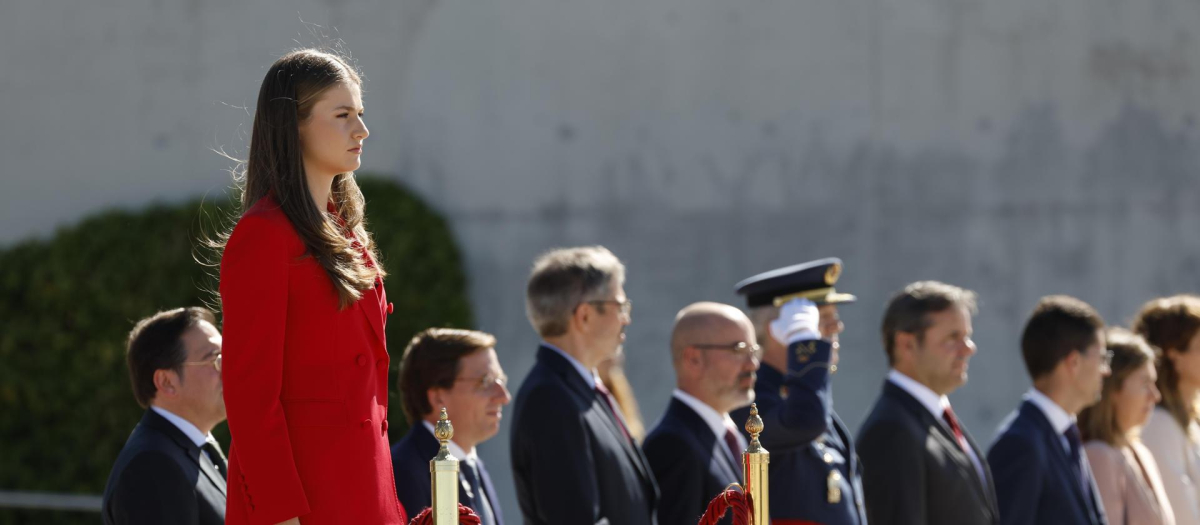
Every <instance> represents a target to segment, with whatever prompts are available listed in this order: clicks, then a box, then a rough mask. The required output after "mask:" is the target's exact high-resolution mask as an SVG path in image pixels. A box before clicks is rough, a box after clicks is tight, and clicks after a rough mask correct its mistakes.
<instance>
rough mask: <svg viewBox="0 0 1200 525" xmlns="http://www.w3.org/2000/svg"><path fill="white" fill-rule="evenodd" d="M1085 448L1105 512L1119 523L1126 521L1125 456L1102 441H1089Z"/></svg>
mask: <svg viewBox="0 0 1200 525" xmlns="http://www.w3.org/2000/svg"><path fill="white" fill-rule="evenodd" d="M1083 449H1084V451H1085V452H1086V453H1087V459H1088V465H1089V466H1090V467H1091V468H1092V475H1093V476H1094V477H1095V479H1096V488H1097V489H1099V490H1100V501H1101V502H1102V503H1103V504H1104V513H1105V514H1106V515H1108V516H1109V518H1111V519H1114V520H1117V521H1116V522H1117V523H1125V522H1126V520H1125V482H1126V479H1125V457H1124V456H1123V455H1122V454H1121V453H1120V452H1119V451H1117V450H1115V449H1113V448H1111V447H1109V446H1108V445H1105V444H1102V443H1087V444H1086V445H1084V447H1083Z"/></svg>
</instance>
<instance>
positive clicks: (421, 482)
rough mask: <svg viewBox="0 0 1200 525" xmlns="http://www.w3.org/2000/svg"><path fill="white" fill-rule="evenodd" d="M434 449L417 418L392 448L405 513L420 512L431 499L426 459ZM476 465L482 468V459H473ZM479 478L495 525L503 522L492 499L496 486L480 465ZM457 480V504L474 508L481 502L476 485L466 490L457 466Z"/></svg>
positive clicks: (430, 436) (434, 442)
mask: <svg viewBox="0 0 1200 525" xmlns="http://www.w3.org/2000/svg"><path fill="white" fill-rule="evenodd" d="M438 448H439V444H438V440H437V438H435V437H433V434H430V433H429V429H427V428H425V425H424V424H422V423H421V422H420V421H416V422H414V424H413V426H412V428H410V429H409V430H408V434H406V435H405V436H404V439H401V440H400V441H397V442H396V444H395V445H394V446H393V447H392V472H395V474H396V492H397V493H398V496H399V497H400V504H401V505H404V512H405V513H407V514H408V515H409V516H416V515H417V514H420V513H421V511H422V510H424V509H425V507H428V506H429V504H430V502H431V501H432V497H433V495H432V488H431V487H430V480H429V460H431V459H433V457H434V456H436V455H437V452H438ZM476 465H479V466H480V467H482V466H483V462H482V461H480V462H477V463H476ZM479 477H480V479H481V481H482V482H483V487H482V490H483V493H484V494H486V495H487V499H488V501H489V502H491V504H492V507H491V508H492V514H493V515H495V516H496V524H497V525H504V518H503V517H501V515H500V500H499V499H497V498H496V489H495V487H493V486H492V478H491V476H488V473H487V470H486V469H484V468H480V469H479ZM458 481H459V484H458V502H459V503H462V504H463V505H466V506H468V507H471V508H472V509H478V508H479V506H480V505H483V502H482V501H480V498H479V490H480V487H471V492H470V493H468V492H467V490H466V486H467V485H468V482H467V480H466V477H465V476H464V475H463V474H462V470H461V468H460V469H459V474H458Z"/></svg>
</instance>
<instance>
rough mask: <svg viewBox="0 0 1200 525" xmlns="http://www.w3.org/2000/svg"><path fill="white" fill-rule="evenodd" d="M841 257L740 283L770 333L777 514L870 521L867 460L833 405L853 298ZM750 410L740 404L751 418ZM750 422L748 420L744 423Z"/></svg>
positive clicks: (766, 352)
mask: <svg viewBox="0 0 1200 525" xmlns="http://www.w3.org/2000/svg"><path fill="white" fill-rule="evenodd" d="M841 275H842V261H841V259H838V258H836V257H829V258H825V259H819V260H816V261H809V262H806V263H801V264H796V265H792V266H785V267H783V268H778V269H775V270H771V271H768V272H764V273H761V274H758V275H755V276H752V277H749V278H747V279H744V280H742V281H741V282H739V283H738V284H737V285H736V286H735V288H736V289H737V292H738V293H739V294H742V295H745V296H746V306H747V308H748V309H749V312H750V319H752V321H753V324H754V328H755V331H756V332H757V333H758V337H759V340H760V341H763V355H762V366H761V367H759V369H758V375H757V380H756V381H755V384H754V397H755V402H756V403H757V404H758V411H759V413H760V415H761V417H762V419H763V423H764V425H765V427H764V431H763V433H762V435H761V436H760V439H761V441H762V445H763V447H765V448H766V449H767V450H768V451H770V452H771V468H770V470H769V474H768V476H769V478H770V484H769V485H770V500H771V518H772V519H773V520H775V519H781V520H799V521H801V522H810V521H811V522H816V523H824V524H826V525H854V524H861V523H866V521H867V516H866V507H865V506H864V503H863V489H862V464H861V463H860V462H859V461H858V455H857V453H856V452H855V450H854V437H853V434H851V433H850V429H849V427H847V426H846V424H845V423H844V422H843V421H842V418H841V417H839V416H838V413H837V411H835V410H834V406H833V381H832V379H833V374H834V373H835V372H837V370H838V362H839V359H840V349H841V344H840V342H839V341H840V336H841V333H842V331H843V330H844V329H845V324H844V323H842V320H841V315H840V313H839V312H838V305H839V304H843V303H851V302H854V301H855V300H856V299H857V298H856V297H855V296H854V295H851V294H847V293H840V292H838V291H837V290H836V289H835V288H834V285H835V284H837V282H838V279H839V278H840V277H841ZM748 415H749V408H748V407H746V408H742V409H739V410H736V411H734V414H733V420H734V421H739V422H741V423H742V424H744V423H745V421H746V419H747V417H748ZM739 428H742V429H743V430H744V428H743V427H739Z"/></svg>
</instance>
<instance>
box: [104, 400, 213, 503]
mask: <svg viewBox="0 0 1200 525" xmlns="http://www.w3.org/2000/svg"><path fill="white" fill-rule="evenodd" d="M201 454H204V452H202V451H201V449H200V447H198V446H196V444H195V443H192V440H190V439H188V437H187V436H186V435H184V433H183V431H182V430H179V428H177V427H176V426H175V425H174V424H172V423H171V422H170V421H167V419H166V418H164V417H162V416H160V415H158V413H157V412H155V411H153V410H146V413H145V414H143V415H142V421H141V422H139V423H138V424H137V426H136V427H134V428H133V433H132V434H130V435H129V440H128V441H126V442H125V447H124V448H122V449H121V453H120V454H119V455H118V456H117V461H116V463H114V464H113V469H112V473H110V474H109V475H108V483H107V484H106V485H105V486H104V498H103V510H102V513H103V518H104V523H105V525H132V524H142V523H144V524H147V525H157V524H162V523H172V524H181V525H190V524H195V525H209V524H219V523H225V477H224V476H222V475H221V473H220V472H219V471H217V469H216V467H215V465H214V464H213V463H212V461H211V460H209V458H208V457H207V456H205V457H201Z"/></svg>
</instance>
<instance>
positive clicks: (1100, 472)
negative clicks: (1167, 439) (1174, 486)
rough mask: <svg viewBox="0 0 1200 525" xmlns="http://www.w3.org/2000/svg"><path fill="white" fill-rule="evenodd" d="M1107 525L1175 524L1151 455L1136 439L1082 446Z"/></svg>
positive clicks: (1096, 442) (1093, 442)
mask: <svg viewBox="0 0 1200 525" xmlns="http://www.w3.org/2000/svg"><path fill="white" fill-rule="evenodd" d="M1083 448H1084V450H1085V451H1086V452H1087V457H1088V463H1090V464H1091V467H1092V473H1093V474H1094V475H1095V477H1096V485H1097V486H1098V487H1099V488H1100V498H1101V499H1102V500H1103V502H1104V512H1105V514H1107V515H1108V522H1109V523H1110V524H1111V525H1175V515H1174V513H1173V512H1172V511H1171V503H1170V501H1169V500H1168V499H1167V494H1166V492H1165V490H1164V489H1163V482H1162V477H1161V476H1159V473H1158V465H1157V464H1155V461H1154V456H1152V455H1151V454H1150V451H1149V450H1146V447H1145V446H1143V445H1142V444H1141V443H1139V442H1136V441H1135V442H1133V443H1131V444H1130V445H1128V446H1124V447H1121V448H1119V449H1118V448H1115V447H1113V446H1112V445H1109V444H1108V443H1105V442H1103V441H1089V442H1087V443H1086V444H1085V445H1084V446H1083Z"/></svg>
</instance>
